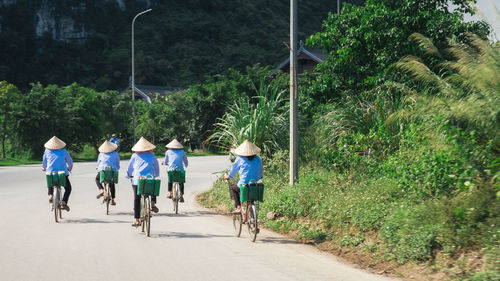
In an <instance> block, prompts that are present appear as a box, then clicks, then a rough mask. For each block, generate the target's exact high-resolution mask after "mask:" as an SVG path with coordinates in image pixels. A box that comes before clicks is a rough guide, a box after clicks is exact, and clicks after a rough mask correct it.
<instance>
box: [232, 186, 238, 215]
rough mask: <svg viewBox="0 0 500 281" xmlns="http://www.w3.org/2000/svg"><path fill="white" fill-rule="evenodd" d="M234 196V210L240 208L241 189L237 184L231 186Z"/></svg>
mask: <svg viewBox="0 0 500 281" xmlns="http://www.w3.org/2000/svg"><path fill="white" fill-rule="evenodd" d="M231 190H232V191H233V195H234V208H236V209H237V208H239V207H240V187H239V186H238V185H237V184H234V185H232V186H231Z"/></svg>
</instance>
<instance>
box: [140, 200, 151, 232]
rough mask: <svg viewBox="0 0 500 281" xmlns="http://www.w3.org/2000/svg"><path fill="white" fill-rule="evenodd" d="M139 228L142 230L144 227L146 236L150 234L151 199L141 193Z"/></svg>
mask: <svg viewBox="0 0 500 281" xmlns="http://www.w3.org/2000/svg"><path fill="white" fill-rule="evenodd" d="M140 220H141V230H142V232H144V229H146V235H147V237H149V236H150V233H151V199H150V197H149V195H147V194H142V195H141V217H140Z"/></svg>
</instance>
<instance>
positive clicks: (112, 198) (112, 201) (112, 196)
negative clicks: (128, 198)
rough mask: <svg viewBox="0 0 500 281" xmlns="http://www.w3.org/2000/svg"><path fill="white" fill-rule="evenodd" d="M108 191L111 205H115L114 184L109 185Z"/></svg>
mask: <svg viewBox="0 0 500 281" xmlns="http://www.w3.org/2000/svg"><path fill="white" fill-rule="evenodd" d="M109 189H110V191H111V205H116V202H115V184H114V183H110V184H109Z"/></svg>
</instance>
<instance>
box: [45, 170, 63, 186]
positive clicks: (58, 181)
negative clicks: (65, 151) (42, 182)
mask: <svg viewBox="0 0 500 281" xmlns="http://www.w3.org/2000/svg"><path fill="white" fill-rule="evenodd" d="M45 179H46V180H47V187H54V186H62V187H66V172H63V171H60V172H52V173H46V174H45Z"/></svg>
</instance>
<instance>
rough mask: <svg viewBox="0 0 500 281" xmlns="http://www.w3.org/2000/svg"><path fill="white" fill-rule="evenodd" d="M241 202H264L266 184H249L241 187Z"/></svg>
mask: <svg viewBox="0 0 500 281" xmlns="http://www.w3.org/2000/svg"><path fill="white" fill-rule="evenodd" d="M240 201H241V202H246V201H259V202H264V184H263V183H249V184H242V185H241V186H240Z"/></svg>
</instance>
